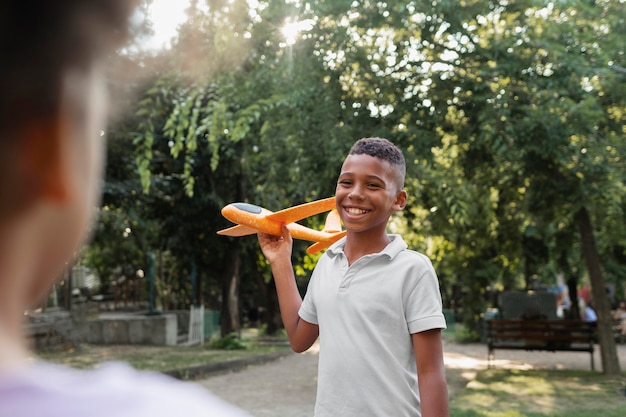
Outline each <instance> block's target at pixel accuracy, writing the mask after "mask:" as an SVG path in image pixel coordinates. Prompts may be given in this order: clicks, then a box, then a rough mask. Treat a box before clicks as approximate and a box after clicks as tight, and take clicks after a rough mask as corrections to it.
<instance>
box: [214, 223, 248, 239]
mask: <svg viewBox="0 0 626 417" xmlns="http://www.w3.org/2000/svg"><path fill="white" fill-rule="evenodd" d="M257 232H258V230H256V229H253V228H251V227H248V226H242V225H237V226H233V227H229V228H228V229H222V230H220V231H219V232H217V234H218V235H224V236H233V237H239V236H248V235H254V234H256V233H257Z"/></svg>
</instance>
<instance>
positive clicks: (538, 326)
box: [486, 319, 596, 370]
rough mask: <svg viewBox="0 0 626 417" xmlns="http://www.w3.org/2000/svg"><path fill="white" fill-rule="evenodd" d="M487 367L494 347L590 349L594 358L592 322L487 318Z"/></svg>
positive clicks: (594, 330)
mask: <svg viewBox="0 0 626 417" xmlns="http://www.w3.org/2000/svg"><path fill="white" fill-rule="evenodd" d="M486 323H487V349H488V352H487V366H488V367H489V368H491V365H492V361H493V359H495V353H494V352H495V350H496V349H519V350H544V351H549V352H556V351H564V352H589V353H590V355H591V370H595V365H594V361H593V351H594V341H595V334H596V325H595V323H589V322H585V321H581V320H522V319H492V320H487V322H486Z"/></svg>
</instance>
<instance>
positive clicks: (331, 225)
mask: <svg viewBox="0 0 626 417" xmlns="http://www.w3.org/2000/svg"><path fill="white" fill-rule="evenodd" d="M341 230H342V229H341V218H340V217H339V213H338V212H337V209H332V210H331V211H330V212H329V213H328V216H326V223H325V224H324V228H323V229H322V232H326V233H337V232H341Z"/></svg>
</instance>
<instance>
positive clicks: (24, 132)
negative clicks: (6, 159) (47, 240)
mask: <svg viewBox="0 0 626 417" xmlns="http://www.w3.org/2000/svg"><path fill="white" fill-rule="evenodd" d="M63 131H64V126H63V123H62V121H61V118H60V117H46V118H40V119H38V120H36V121H34V122H31V123H29V124H28V126H24V127H23V128H22V129H20V130H19V133H18V134H19V135H20V136H21V138H20V146H19V148H18V155H17V161H16V162H17V164H18V165H17V169H18V172H19V174H20V176H19V178H20V180H21V181H23V184H22V185H23V186H24V187H27V188H26V190H28V191H27V192H28V193H29V194H30V196H31V198H43V199H46V200H49V201H55V202H60V201H64V200H66V199H67V198H68V196H69V184H68V181H67V172H66V171H65V170H64V145H65V143H64V139H65V138H64V136H63Z"/></svg>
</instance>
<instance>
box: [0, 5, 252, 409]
mask: <svg viewBox="0 0 626 417" xmlns="http://www.w3.org/2000/svg"><path fill="white" fill-rule="evenodd" d="M134 6H135V4H134V2H132V1H128V0H59V1H44V2H41V1H32V0H4V1H2V2H1V3H0V43H1V46H0V52H1V54H0V55H1V56H2V62H1V63H0V416H2V417H4V416H7V417H8V416H10V417H26V416H28V417H31V416H40V415H45V416H59V417H60V416H63V417H73V416H81V417H82V416H107V417H112V416H115V417H121V416H133V417H137V416H150V417H158V416H174V415H182V416H230V417H236V416H240V417H243V416H246V415H247V414H245V413H243V412H242V411H239V410H237V409H235V408H234V407H232V406H231V405H229V404H227V403H225V402H224V401H222V400H220V399H218V398H217V397H214V396H213V395H211V394H210V393H209V392H207V391H206V390H204V389H202V388H201V387H200V386H197V385H194V384H191V383H185V382H180V381H177V380H175V379H172V378H169V377H166V376H164V375H161V374H158V373H148V372H144V373H142V372H137V371H135V370H134V369H132V368H130V367H129V366H127V365H124V364H121V363H116V364H108V365H104V366H102V367H100V368H98V369H95V370H89V371H79V370H75V369H71V368H67V367H63V366H60V365H54V364H51V363H46V362H43V361H39V360H32V359H31V358H32V353H31V352H30V350H29V346H28V337H27V334H26V333H27V331H26V329H25V323H24V317H25V316H24V312H25V310H27V309H28V308H30V307H33V306H34V305H36V304H37V303H39V302H41V301H42V300H43V299H44V298H45V297H46V295H47V294H48V292H49V290H50V287H51V286H52V284H53V283H54V281H55V279H56V278H57V277H59V276H60V275H61V274H62V272H63V270H64V268H65V267H66V263H67V262H68V261H69V260H70V259H71V258H72V256H73V254H74V253H75V251H76V250H77V249H78V248H79V247H80V245H81V244H82V243H83V241H84V239H85V233H86V230H87V228H88V225H89V223H90V221H91V214H92V213H93V212H94V208H95V207H96V205H97V203H98V199H99V195H100V189H99V185H100V183H101V181H102V173H103V170H102V168H103V157H104V143H103V138H102V137H101V134H100V132H101V130H102V129H104V127H105V123H106V113H107V92H106V79H105V77H104V69H105V68H104V62H105V60H106V57H107V55H108V54H111V53H114V51H115V48H117V47H119V46H121V45H122V42H123V41H124V40H125V38H126V34H127V32H128V27H127V26H128V24H129V18H130V13H131V12H132V10H133V7H134Z"/></svg>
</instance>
